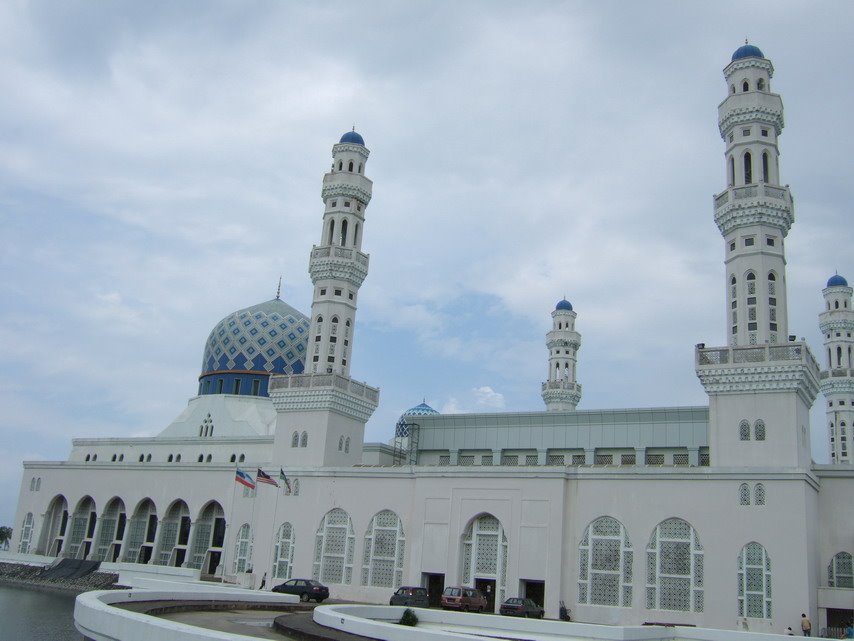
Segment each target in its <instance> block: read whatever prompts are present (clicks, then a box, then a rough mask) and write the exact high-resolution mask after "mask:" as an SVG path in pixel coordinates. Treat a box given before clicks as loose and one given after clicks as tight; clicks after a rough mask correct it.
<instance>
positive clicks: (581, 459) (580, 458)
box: [572, 454, 585, 465]
mask: <svg viewBox="0 0 854 641" xmlns="http://www.w3.org/2000/svg"><path fill="white" fill-rule="evenodd" d="M584 463H585V456H584V454H573V455H572V464H573V465H584Z"/></svg>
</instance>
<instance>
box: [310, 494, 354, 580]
mask: <svg viewBox="0 0 854 641" xmlns="http://www.w3.org/2000/svg"><path fill="white" fill-rule="evenodd" d="M355 545H356V534H355V532H354V531H353V522H352V521H351V520H350V515H349V514H347V512H345V511H344V510H342V509H341V508H335V509H333V510H330V511H329V512H327V513H326V515H325V516H324V517H323V520H322V521H321V522H320V527H318V528H317V534H316V535H315V542H314V570H313V576H314V579H315V580H318V581H320V582H322V583H347V584H349V583H352V580H353V554H354V548H355Z"/></svg>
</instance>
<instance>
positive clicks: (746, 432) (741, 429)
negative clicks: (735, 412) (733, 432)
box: [738, 420, 750, 441]
mask: <svg viewBox="0 0 854 641" xmlns="http://www.w3.org/2000/svg"><path fill="white" fill-rule="evenodd" d="M738 440H740V441H749V440H750V423H748V422H747V421H744V420H743V421H741V423H739V424H738Z"/></svg>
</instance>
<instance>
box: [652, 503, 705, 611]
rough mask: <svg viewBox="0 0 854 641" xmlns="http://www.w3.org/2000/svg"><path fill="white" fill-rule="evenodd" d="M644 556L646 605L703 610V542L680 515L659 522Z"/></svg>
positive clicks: (659, 608)
mask: <svg viewBox="0 0 854 641" xmlns="http://www.w3.org/2000/svg"><path fill="white" fill-rule="evenodd" d="M646 557H647V577H646V607H647V609H649V610H682V611H686V612H702V611H703V546H702V545H701V544H700V538H699V536H697V532H696V530H694V528H693V527H692V526H691V524H690V523H688V522H687V521H683V520H682V519H667V520H666V521H662V522H661V523H659V524H658V526H656V528H655V530H654V531H653V533H652V537H651V538H650V540H649V545H648V546H647V549H646Z"/></svg>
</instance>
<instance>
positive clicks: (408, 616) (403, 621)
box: [398, 608, 418, 626]
mask: <svg viewBox="0 0 854 641" xmlns="http://www.w3.org/2000/svg"><path fill="white" fill-rule="evenodd" d="M398 623H399V624H400V625H411V626H415V625H418V617H417V616H416V615H415V613H414V612H413V611H412V610H410V609H409V608H406V609H405V610H404V611H403V616H402V617H400V621H398Z"/></svg>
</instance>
